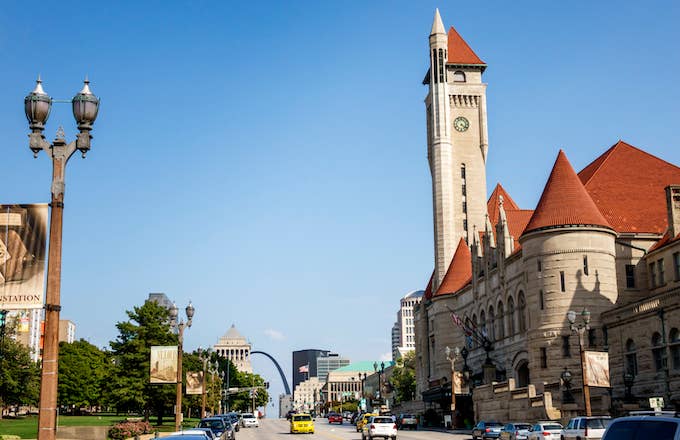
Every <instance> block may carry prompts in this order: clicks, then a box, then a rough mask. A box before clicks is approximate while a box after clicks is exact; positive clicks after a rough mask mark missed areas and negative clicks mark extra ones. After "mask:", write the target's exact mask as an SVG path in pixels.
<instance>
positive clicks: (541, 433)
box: [528, 421, 562, 440]
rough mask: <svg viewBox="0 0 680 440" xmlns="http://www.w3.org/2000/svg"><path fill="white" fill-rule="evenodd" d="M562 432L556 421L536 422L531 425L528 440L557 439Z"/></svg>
mask: <svg viewBox="0 0 680 440" xmlns="http://www.w3.org/2000/svg"><path fill="white" fill-rule="evenodd" d="M561 434H562V425H560V424H559V423H557V422H548V421H544V422H536V424H535V425H534V426H532V427H531V432H530V433H529V438H528V440H559V439H560V435H561Z"/></svg>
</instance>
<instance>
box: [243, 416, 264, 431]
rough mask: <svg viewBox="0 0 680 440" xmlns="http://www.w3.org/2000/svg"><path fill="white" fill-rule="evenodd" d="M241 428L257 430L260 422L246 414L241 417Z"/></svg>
mask: <svg viewBox="0 0 680 440" xmlns="http://www.w3.org/2000/svg"><path fill="white" fill-rule="evenodd" d="M241 426H243V427H244V428H252V427H255V428H259V427H260V421H259V420H257V417H255V416H254V415H252V414H248V413H246V414H243V415H242V416H241Z"/></svg>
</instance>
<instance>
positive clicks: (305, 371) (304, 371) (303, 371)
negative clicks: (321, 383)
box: [298, 364, 309, 373]
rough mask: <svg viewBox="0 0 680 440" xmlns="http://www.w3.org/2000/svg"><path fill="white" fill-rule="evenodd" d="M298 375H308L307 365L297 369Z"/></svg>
mask: <svg viewBox="0 0 680 440" xmlns="http://www.w3.org/2000/svg"><path fill="white" fill-rule="evenodd" d="M298 373H309V364H307V365H303V366H301V367H300V368H298Z"/></svg>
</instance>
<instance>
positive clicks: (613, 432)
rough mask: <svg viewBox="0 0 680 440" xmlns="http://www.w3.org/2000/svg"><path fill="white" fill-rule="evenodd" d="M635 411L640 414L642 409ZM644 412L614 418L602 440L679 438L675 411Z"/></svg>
mask: <svg viewBox="0 0 680 440" xmlns="http://www.w3.org/2000/svg"><path fill="white" fill-rule="evenodd" d="M635 413H637V414H641V413H642V411H640V412H635ZM645 414H646V415H634V416H629V417H619V418H618V419H614V420H613V421H612V422H611V424H610V425H609V426H608V427H607V430H606V431H605V432H604V436H602V440H620V439H621V440H629V439H630V440H636V439H654V440H656V439H659V440H661V439H663V440H680V417H678V414H677V413H674V412H671V411H657V412H653V411H649V412H648V413H647V412H645Z"/></svg>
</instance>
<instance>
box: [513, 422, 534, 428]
mask: <svg viewBox="0 0 680 440" xmlns="http://www.w3.org/2000/svg"><path fill="white" fill-rule="evenodd" d="M530 428H531V425H529V424H528V423H527V424H524V423H516V424H515V429H530Z"/></svg>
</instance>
